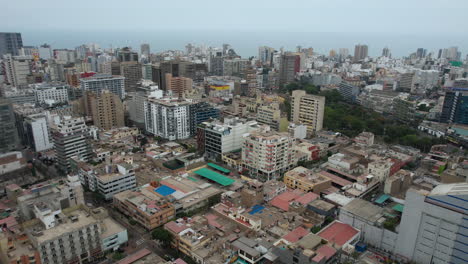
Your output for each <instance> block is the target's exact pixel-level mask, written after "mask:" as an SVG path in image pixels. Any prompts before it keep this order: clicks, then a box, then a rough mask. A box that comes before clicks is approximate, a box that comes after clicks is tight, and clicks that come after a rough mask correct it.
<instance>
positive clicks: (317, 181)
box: [283, 167, 332, 194]
mask: <svg viewBox="0 0 468 264" xmlns="http://www.w3.org/2000/svg"><path fill="white" fill-rule="evenodd" d="M283 181H284V183H285V184H286V185H287V186H288V187H289V188H292V189H299V190H301V191H303V192H314V193H317V194H320V192H322V191H324V190H326V189H328V188H330V187H331V186H332V185H331V180H330V179H329V178H327V177H325V176H323V175H320V174H318V173H313V172H312V171H311V170H309V169H307V168H304V167H296V168H294V169H293V170H290V171H288V172H286V173H285V174H284V179H283Z"/></svg>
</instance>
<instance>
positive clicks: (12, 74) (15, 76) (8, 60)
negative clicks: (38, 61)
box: [3, 54, 33, 87]
mask: <svg viewBox="0 0 468 264" xmlns="http://www.w3.org/2000/svg"><path fill="white" fill-rule="evenodd" d="M32 63H33V57H32V56H12V55H11V54H5V55H3V64H4V69H5V77H6V82H7V83H9V84H11V85H12V86H13V87H20V86H25V85H27V84H28V80H27V77H28V76H29V75H30V74H31V67H32Z"/></svg>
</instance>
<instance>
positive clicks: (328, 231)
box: [318, 221, 359, 246]
mask: <svg viewBox="0 0 468 264" xmlns="http://www.w3.org/2000/svg"><path fill="white" fill-rule="evenodd" d="M357 233H359V231H358V230H357V229H355V228H354V227H352V226H350V225H348V224H345V223H341V222H338V221H334V222H333V223H332V224H330V225H329V226H327V227H326V228H325V229H323V230H322V231H320V232H319V233H318V235H319V236H320V237H321V238H324V239H326V240H328V241H329V242H330V243H335V244H337V245H339V246H343V245H344V244H346V242H348V241H349V240H351V239H352V238H353V237H354V236H355V235H356V234H357Z"/></svg>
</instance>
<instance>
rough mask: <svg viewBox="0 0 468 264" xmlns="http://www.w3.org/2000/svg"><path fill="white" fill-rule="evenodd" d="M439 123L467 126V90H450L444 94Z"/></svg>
mask: <svg viewBox="0 0 468 264" xmlns="http://www.w3.org/2000/svg"><path fill="white" fill-rule="evenodd" d="M440 122H443V123H455V124H465V125H466V124H468V88H451V89H449V90H447V91H446V92H445V99H444V105H443V107H442V114H441V115H440Z"/></svg>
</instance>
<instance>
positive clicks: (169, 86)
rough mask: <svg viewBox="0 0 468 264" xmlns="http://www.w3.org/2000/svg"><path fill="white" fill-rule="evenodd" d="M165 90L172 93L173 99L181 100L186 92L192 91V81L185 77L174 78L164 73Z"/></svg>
mask: <svg viewBox="0 0 468 264" xmlns="http://www.w3.org/2000/svg"><path fill="white" fill-rule="evenodd" d="M165 77H166V78H165V80H166V90H167V91H172V95H173V96H174V97H178V98H182V97H183V95H184V93H185V92H186V91H190V90H192V85H193V81H192V79H190V78H187V77H182V76H179V77H174V76H173V75H172V74H171V73H166V76H165Z"/></svg>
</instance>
